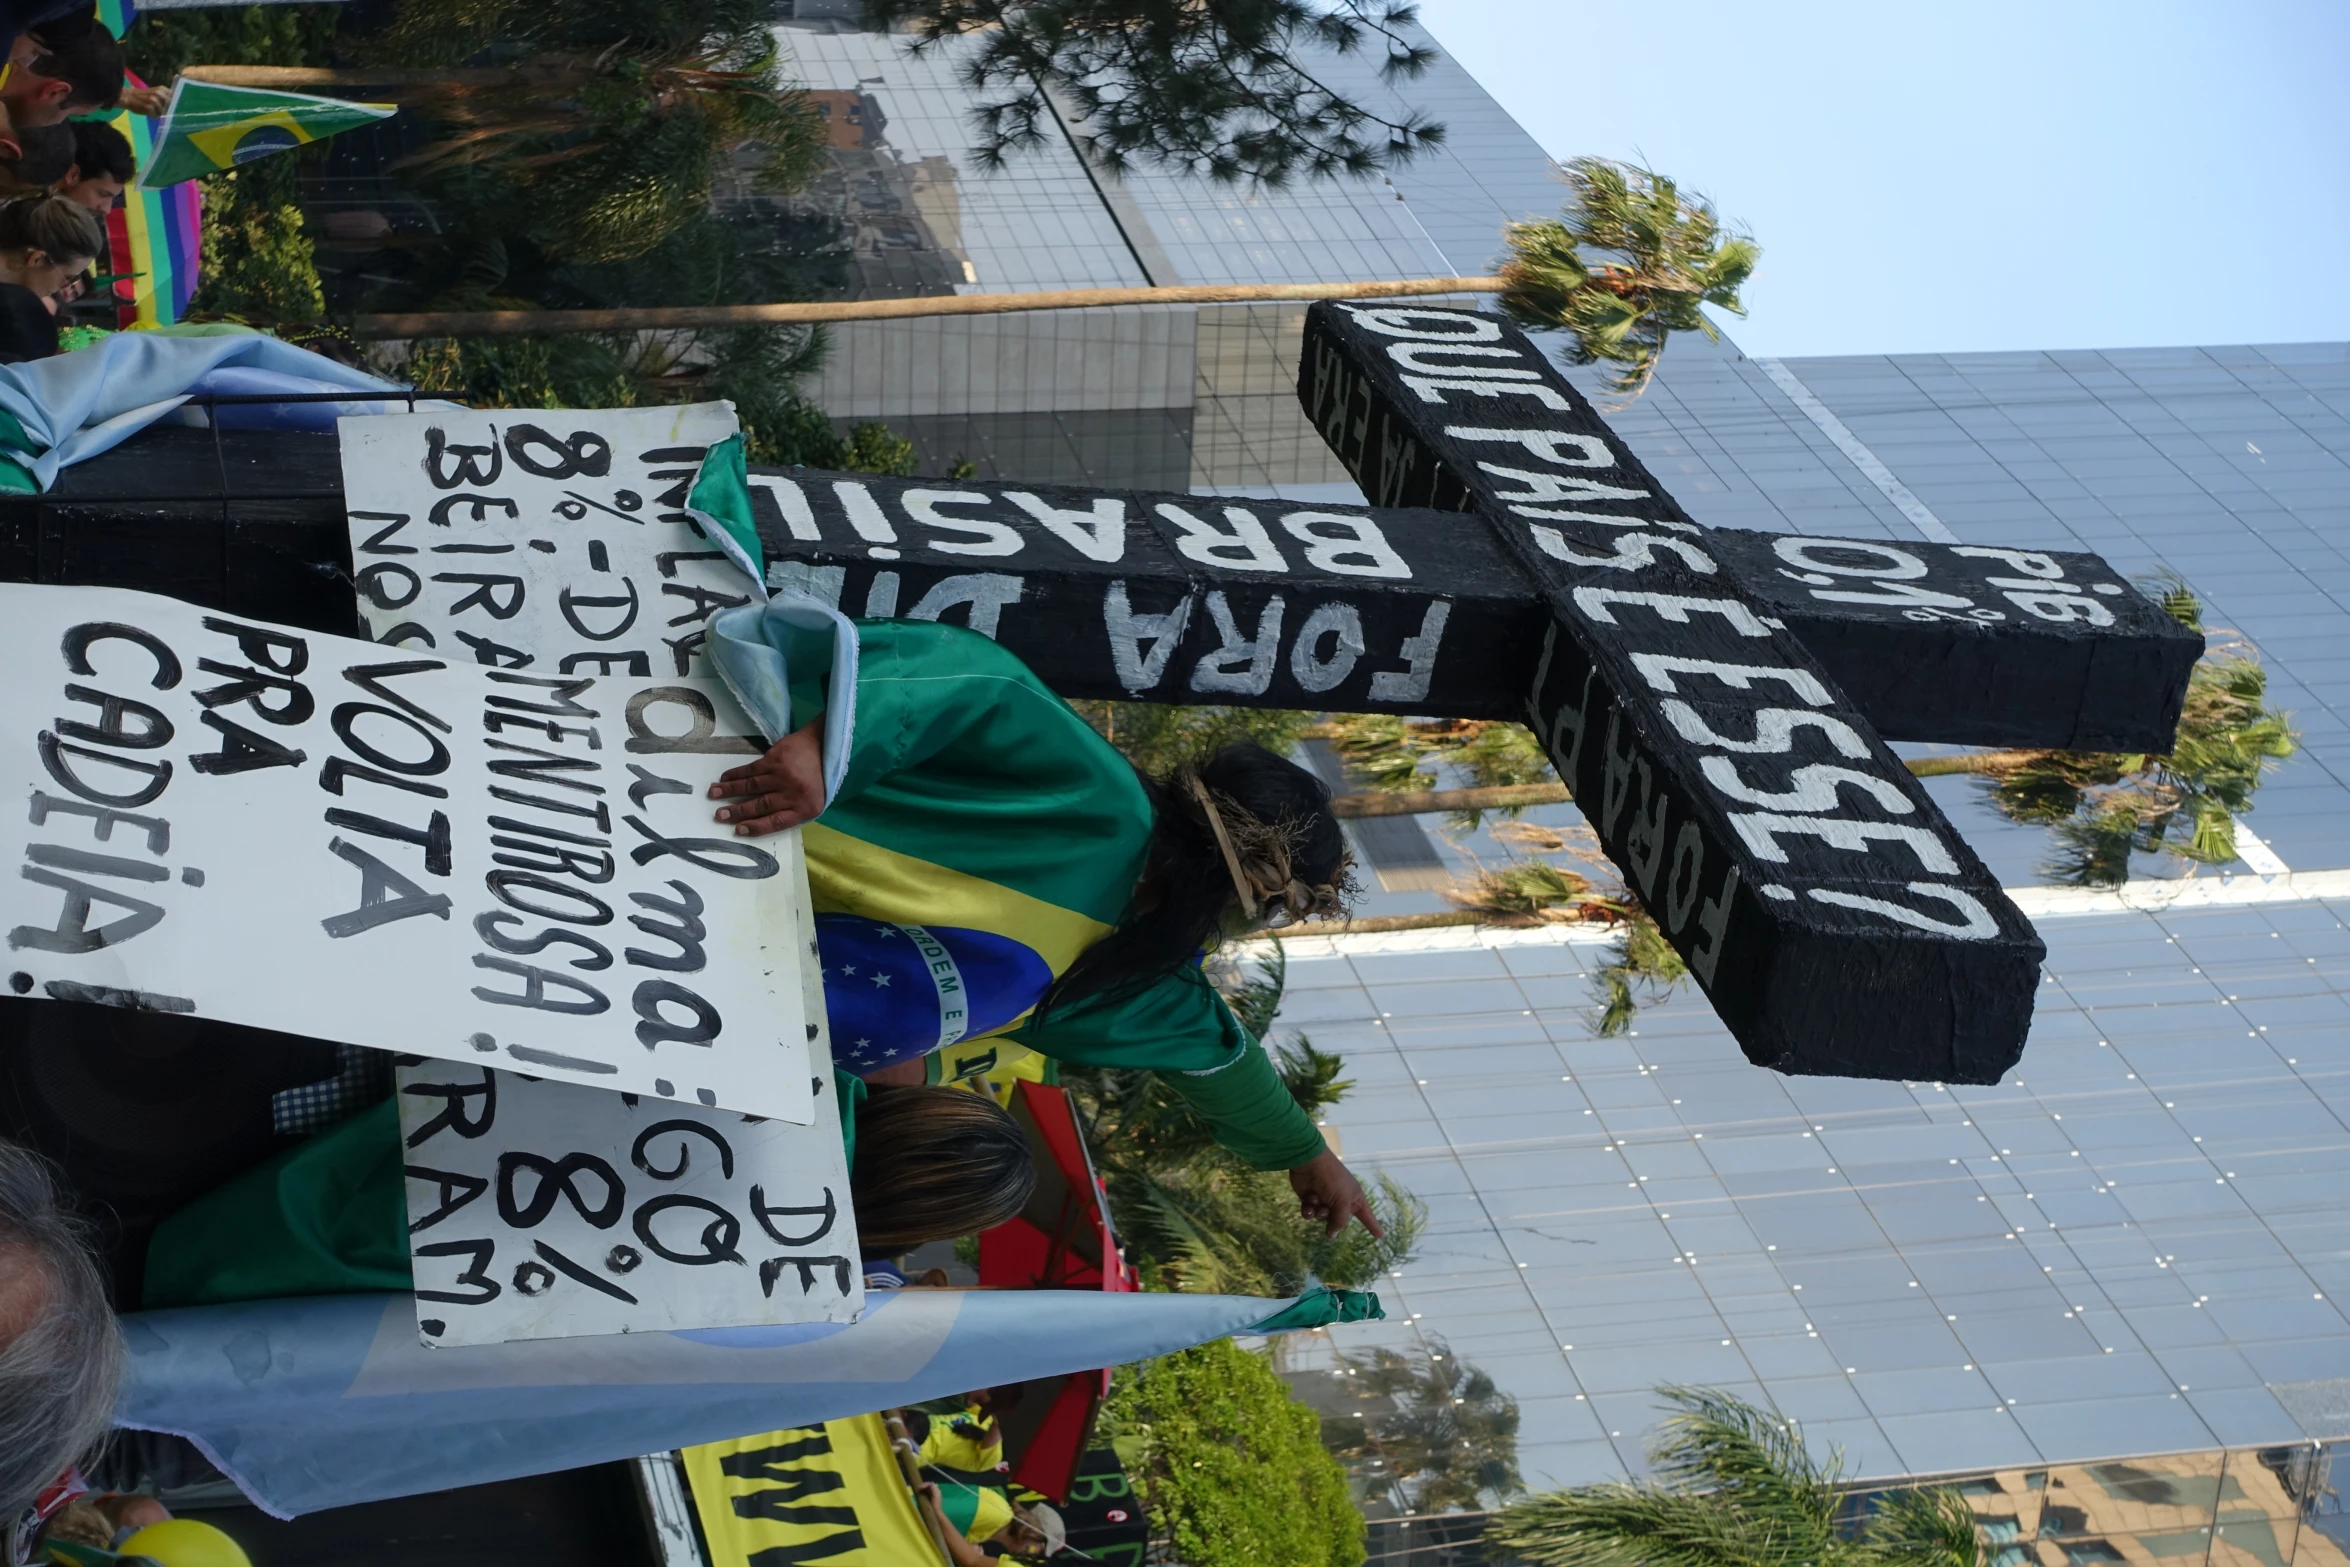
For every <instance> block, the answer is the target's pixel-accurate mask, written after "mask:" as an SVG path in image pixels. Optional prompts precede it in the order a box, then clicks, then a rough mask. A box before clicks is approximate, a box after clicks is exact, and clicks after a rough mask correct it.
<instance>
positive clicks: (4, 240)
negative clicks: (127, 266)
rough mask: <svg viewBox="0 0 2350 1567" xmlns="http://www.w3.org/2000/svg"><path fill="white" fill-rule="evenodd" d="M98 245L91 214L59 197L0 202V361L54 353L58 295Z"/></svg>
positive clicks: (93, 255)
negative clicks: (2, 203) (5, 203)
mask: <svg viewBox="0 0 2350 1567" xmlns="http://www.w3.org/2000/svg"><path fill="white" fill-rule="evenodd" d="M104 248H105V236H104V234H103V233H102V232H101V231H100V230H99V227H98V220H97V218H96V217H95V216H93V215H92V214H91V213H90V211H89V209H88V208H86V207H83V206H80V205H78V204H77V203H74V202H71V201H68V200H66V199H65V198H64V197H63V196H34V197H31V198H28V199H26V200H24V201H12V202H9V203H8V204H7V205H6V206H0V363H8V364H14V363H16V362H18V361H20V360H26V359H46V358H48V357H49V356H50V355H52V354H54V353H56V352H57V306H58V296H59V295H60V294H62V293H63V292H64V291H65V289H66V288H67V287H68V286H69V285H70V284H72V282H73V281H74V280H75V279H76V278H78V277H80V276H81V275H82V274H83V273H84V272H87V271H88V270H89V269H90V263H92V262H93V261H95V260H97V259H98V255H99V252H100V251H101V250H103V249H104Z"/></svg>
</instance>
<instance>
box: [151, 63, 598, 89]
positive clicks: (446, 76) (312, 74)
mask: <svg viewBox="0 0 2350 1567" xmlns="http://www.w3.org/2000/svg"><path fill="white" fill-rule="evenodd" d="M179 74H180V75H182V76H184V77H186V78H187V79H188V80H189V81H191V82H211V83H213V84H215V85H216V86H221V87H286V88H300V87H504V86H506V85H507V84H509V83H518V82H529V81H535V80H549V79H553V78H555V77H558V76H561V75H563V74H564V73H562V72H547V71H539V72H537V73H535V74H534V73H533V72H532V70H531V68H530V67H528V66H523V67H519V68H516V69H500V68H497V67H487V68H484V67H451V68H449V69H447V70H423V71H418V70H388V69H387V70H374V71H337V70H329V69H328V68H326V67H324V66H310V65H189V66H182V67H181V68H180V72H179ZM583 74H584V73H583V72H580V71H572V72H570V73H569V75H571V76H579V75H583Z"/></svg>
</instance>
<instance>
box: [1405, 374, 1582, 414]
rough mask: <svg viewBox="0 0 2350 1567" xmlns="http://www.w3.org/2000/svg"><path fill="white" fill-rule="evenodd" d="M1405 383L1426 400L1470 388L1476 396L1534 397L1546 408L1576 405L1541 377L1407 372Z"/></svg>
mask: <svg viewBox="0 0 2350 1567" xmlns="http://www.w3.org/2000/svg"><path fill="white" fill-rule="evenodd" d="M1403 384H1404V385H1406V386H1408V387H1410V388H1411V389H1412V390H1413V391H1414V392H1416V393H1418V394H1419V398H1420V401H1421V402H1423V403H1441V402H1446V401H1448V400H1449V399H1447V398H1446V397H1445V395H1444V394H1445V393H1446V392H1467V393H1469V394H1471V395H1472V396H1476V397H1531V398H1533V399H1534V400H1535V401H1536V402H1538V403H1540V404H1541V405H1542V406H1543V407H1545V408H1555V409H1557V410H1558V411H1559V412H1560V413H1572V412H1573V411H1574V407H1573V405H1572V404H1570V403H1569V402H1568V401H1567V400H1566V399H1565V398H1564V397H1562V396H1560V395H1559V394H1558V393H1557V392H1556V391H1553V390H1552V389H1551V388H1549V387H1547V386H1544V385H1543V384H1542V383H1541V382H1540V381H1439V380H1436V379H1434V378H1432V377H1429V376H1424V375H1407V376H1405V377H1403Z"/></svg>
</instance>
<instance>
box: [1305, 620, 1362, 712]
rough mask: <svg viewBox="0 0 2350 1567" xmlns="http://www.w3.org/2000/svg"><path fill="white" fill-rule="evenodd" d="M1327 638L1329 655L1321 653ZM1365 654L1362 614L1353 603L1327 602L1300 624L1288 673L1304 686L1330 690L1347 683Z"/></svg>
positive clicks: (1311, 688) (1315, 690)
mask: <svg viewBox="0 0 2350 1567" xmlns="http://www.w3.org/2000/svg"><path fill="white" fill-rule="evenodd" d="M1324 638H1328V639H1329V640H1330V644H1331V647H1330V656H1329V657H1328V658H1323V657H1322V656H1321V645H1322V642H1323V639H1324ZM1362 656H1363V617H1362V616H1361V615H1359V614H1357V613H1356V612H1355V607H1354V606H1353V605H1352V604H1346V603H1336V604H1324V605H1322V606H1321V607H1320V608H1319V609H1316V610H1315V611H1314V612H1313V613H1312V614H1311V615H1308V616H1307V617H1306V623H1305V624H1304V625H1302V626H1300V627H1298V628H1297V641H1296V643H1295V644H1294V645H1292V646H1291V648H1290V650H1289V673H1290V674H1291V676H1292V677H1294V678H1295V679H1296V681H1297V683H1298V685H1299V686H1300V687H1301V688H1302V689H1304V690H1307V691H1314V692H1322V691H1328V690H1330V689H1332V688H1333V687H1336V686H1339V685H1342V684H1344V683H1345V681H1346V677H1347V676H1349V675H1351V674H1353V673H1354V672H1355V664H1356V662H1357V661H1358V660H1360V659H1361V658H1362Z"/></svg>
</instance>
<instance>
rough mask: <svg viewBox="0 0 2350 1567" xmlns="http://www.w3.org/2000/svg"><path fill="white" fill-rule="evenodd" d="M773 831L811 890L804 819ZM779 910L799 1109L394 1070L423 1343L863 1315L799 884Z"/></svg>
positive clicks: (426, 1067)
mask: <svg viewBox="0 0 2350 1567" xmlns="http://www.w3.org/2000/svg"><path fill="white" fill-rule="evenodd" d="M776 845H777V853H778V855H779V857H780V858H782V859H783V860H784V861H785V864H784V869H783V875H784V877H785V878H787V879H788V880H789V881H790V883H791V885H792V886H794V887H796V888H801V889H805V887H806V886H807V880H808V868H807V862H806V860H805V859H804V858H802V856H801V853H800V835H799V834H798V833H796V832H795V833H786V834H784V835H782V836H781V837H780V838H778V839H777V840H776ZM790 917H791V924H790V934H789V946H790V950H791V954H792V956H793V958H794V960H795V962H796V964H797V967H798V969H799V973H800V978H801V983H802V986H803V991H804V994H806V995H807V996H808V997H809V998H810V999H809V1003H808V1016H809V1018H810V1020H811V1024H810V1028H809V1054H810V1055H811V1057H812V1058H813V1060H814V1062H815V1067H814V1069H813V1076H812V1079H811V1083H810V1086H811V1087H812V1088H813V1089H814V1091H815V1119H814V1121H813V1122H812V1123H811V1124H809V1125H806V1126H793V1125H790V1124H788V1123H785V1122H780V1121H768V1120H762V1119H760V1118H758V1117H755V1116H737V1115H728V1114H724V1113H721V1112H717V1111H710V1110H687V1111H683V1112H681V1111H680V1110H679V1109H678V1107H677V1106H675V1105H669V1104H659V1103H654V1102H650V1101H646V1100H642V1099H639V1098H637V1097H636V1096H635V1095H624V1094H616V1093H611V1092H603V1091H598V1090H596V1089H592V1088H582V1087H579V1086H576V1085H574V1084H569V1083H555V1082H542V1081H538V1080H535V1079H532V1078H525V1077H520V1076H517V1075H515V1074H513V1073H510V1072H500V1071H496V1070H493V1069H490V1068H487V1067H480V1068H475V1067H471V1066H470V1065H469V1066H466V1067H458V1066H453V1065H450V1064H447V1063H439V1062H433V1063H421V1064H409V1065H404V1066H403V1067H402V1068H401V1071H400V1130H401V1134H402V1136H403V1138H404V1139H405V1140H406V1143H407V1149H408V1153H407V1171H408V1245H409V1255H410V1259H411V1260H412V1262H413V1263H414V1265H415V1269H416V1330H417V1336H418V1338H419V1339H420V1340H421V1341H422V1342H424V1343H426V1344H492V1343H498V1342H501V1341H504V1340H509V1339H522V1338H571V1337H579V1336H585V1335H590V1334H598V1333H642V1332H653V1331H658V1330H663V1329H670V1328H717V1327H752V1326H766V1325H771V1324H775V1323H784V1322H853V1321H855V1320H856V1318H857V1316H858V1314H859V1313H860V1312H862V1311H863V1309H864V1305H865V1281H864V1273H863V1269H862V1266H861V1262H860V1258H861V1256H862V1253H861V1252H860V1250H859V1248H858V1244H857V1215H856V1211H855V1208H854V1206H853V1205H852V1204H851V1202H850V1200H849V1170H848V1155H847V1151H846V1150H845V1149H844V1148H843V1147H842V1144H841V1137H840V1124H839V1115H838V1112H839V1105H838V1102H837V1100H836V1099H835V1097H834V1090H833V1085H832V1074H831V1073H830V1072H829V1071H828V1070H826V1063H827V1062H829V1061H830V1059H831V1055H832V1041H831V1036H830V1033H829V1032H828V1030H827V1028H826V1025H825V1021H824V1006H823V994H824V991H823V975H822V969H821V967H820V965H819V963H818V960H817V951H816V918H815V912H814V910H813V909H812V908H811V906H810V905H809V903H808V900H807V898H806V897H805V896H804V895H803V896H801V897H798V898H795V899H793V900H792V905H791V909H790ZM671 1149H675V1150H676V1151H675V1153H674V1155H672V1154H671V1153H670V1152H669V1150H671ZM557 1150H560V1151H557ZM632 1169H633V1170H634V1171H635V1172H636V1173H635V1174H633V1175H632V1174H630V1173H629V1172H630V1170H632ZM583 1182H584V1183H585V1184H584V1185H583V1184H582V1183H583ZM485 1192H491V1193H493V1194H494V1195H493V1198H492V1200H491V1201H490V1202H489V1203H487V1204H483V1203H478V1202H476V1201H475V1199H476V1198H478V1197H480V1196H481V1195H482V1194H483V1193H485ZM624 1214H625V1215H626V1216H627V1219H628V1223H627V1226H626V1227H625V1230H624V1228H623V1226H622V1223H621V1220H622V1217H623V1215H624ZM722 1264H724V1266H722Z"/></svg>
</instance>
